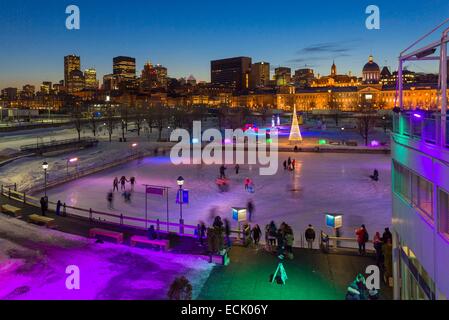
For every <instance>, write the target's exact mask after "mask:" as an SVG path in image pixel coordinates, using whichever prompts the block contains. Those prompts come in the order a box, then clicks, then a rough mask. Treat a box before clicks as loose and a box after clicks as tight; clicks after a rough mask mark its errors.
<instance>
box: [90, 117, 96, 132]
mask: <svg viewBox="0 0 449 320" xmlns="http://www.w3.org/2000/svg"><path fill="white" fill-rule="evenodd" d="M90 122H91V125H92V133H93V134H94V137H96V136H97V117H96V115H95V112H91V113H90Z"/></svg>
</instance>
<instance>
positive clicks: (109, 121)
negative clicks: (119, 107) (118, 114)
mask: <svg viewBox="0 0 449 320" xmlns="http://www.w3.org/2000/svg"><path fill="white" fill-rule="evenodd" d="M114 115H115V112H114V108H113V107H112V106H111V105H109V106H108V109H107V111H106V125H107V128H108V134H109V142H112V134H113V133H114Z"/></svg>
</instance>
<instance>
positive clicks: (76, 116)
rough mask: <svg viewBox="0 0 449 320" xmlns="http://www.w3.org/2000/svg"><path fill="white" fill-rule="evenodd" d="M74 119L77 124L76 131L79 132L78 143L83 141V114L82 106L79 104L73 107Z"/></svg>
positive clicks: (76, 103)
mask: <svg viewBox="0 0 449 320" xmlns="http://www.w3.org/2000/svg"><path fill="white" fill-rule="evenodd" d="M72 117H73V121H74V123H75V129H76V131H77V132H78V141H81V130H82V120H83V113H82V111H81V104H80V103H79V102H75V103H74V105H73V111H72Z"/></svg>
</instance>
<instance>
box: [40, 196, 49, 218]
mask: <svg viewBox="0 0 449 320" xmlns="http://www.w3.org/2000/svg"><path fill="white" fill-rule="evenodd" d="M40 204H41V212H42V215H43V216H45V214H46V213H47V209H48V200H47V199H46V198H45V197H42V198H41V200H40Z"/></svg>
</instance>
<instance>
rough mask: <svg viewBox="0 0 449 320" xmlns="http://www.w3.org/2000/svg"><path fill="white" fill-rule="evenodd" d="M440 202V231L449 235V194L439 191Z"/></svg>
mask: <svg viewBox="0 0 449 320" xmlns="http://www.w3.org/2000/svg"><path fill="white" fill-rule="evenodd" d="M438 202H439V206H438V207H439V214H438V219H439V222H440V223H439V226H440V227H439V229H440V230H439V231H440V232H441V233H445V234H447V235H449V193H447V192H445V191H444V190H441V189H440V190H439V192H438Z"/></svg>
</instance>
